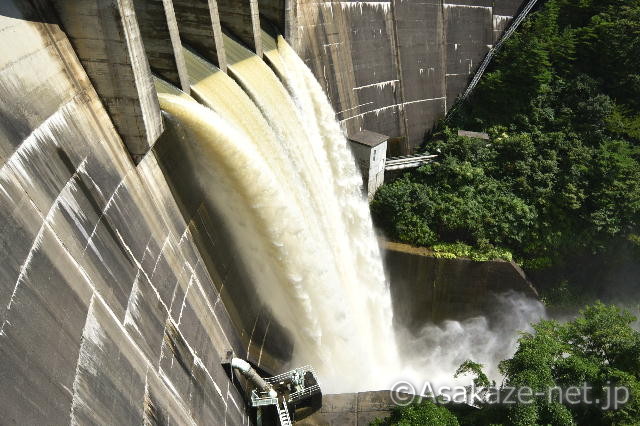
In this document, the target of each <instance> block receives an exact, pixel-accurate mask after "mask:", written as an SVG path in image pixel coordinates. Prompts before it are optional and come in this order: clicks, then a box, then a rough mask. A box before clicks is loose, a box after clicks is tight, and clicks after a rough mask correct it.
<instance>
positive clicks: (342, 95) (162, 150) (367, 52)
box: [0, 0, 519, 424]
mask: <svg viewBox="0 0 640 426" xmlns="http://www.w3.org/2000/svg"><path fill="white" fill-rule="evenodd" d="M459 3H461V4H444V3H442V2H436V3H435V4H426V3H419V2H413V1H404V2H396V1H391V2H335V1H334V2H321V3H312V2H305V1H296V2H293V1H290V0H284V1H279V2H276V1H272V0H268V1H265V2H264V4H263V3H262V2H260V3H259V2H257V0H218V1H216V0H207V1H205V0H162V1H160V0H83V1H76V2H68V1H64V0H4V1H3V2H2V3H1V4H0V40H2V43H1V44H0V51H1V52H2V54H1V55H0V93H1V96H0V155H1V160H2V161H1V165H0V167H1V168H0V190H1V191H0V197H1V198H2V202H1V203H0V214H1V215H2V221H1V223H2V231H1V241H2V246H1V247H2V259H3V260H2V263H1V264H0V273H1V276H2V281H1V285H0V315H1V317H0V321H1V322H0V351H1V353H2V362H1V363H0V383H1V384H2V390H1V392H2V398H1V400H0V411H1V412H2V413H3V418H2V421H1V422H2V423H7V424H9V423H12V424H13V423H19V424H42V423H47V424H65V423H73V424H85V423H98V424H136V423H149V424H170V423H178V424H252V423H253V422H254V418H255V416H254V413H253V412H252V410H251V409H250V408H249V406H248V404H247V402H246V401H247V394H248V393H247V392H248V389H249V385H248V382H247V381H246V379H245V378H244V377H242V375H239V374H238V372H237V371H236V369H234V368H232V367H231V359H232V358H242V359H245V360H247V361H248V362H249V363H250V364H251V365H252V366H253V367H254V368H255V369H256V370H258V371H259V372H260V373H261V374H263V375H266V376H269V375H275V374H278V373H281V372H282V371H284V370H287V369H289V368H293V367H296V366H299V365H302V364H306V363H310V364H312V365H313V366H314V367H315V368H316V370H317V371H318V375H319V378H320V379H321V382H322V387H323V390H325V391H328V392H333V393H336V392H345V391H360V390H375V389H384V388H385V387H386V386H388V383H390V380H391V377H392V374H393V371H394V370H395V369H396V367H398V368H399V365H400V364H399V359H398V356H397V349H396V348H395V346H394V345H393V344H390V343H389V342H392V341H393V330H392V322H391V317H392V304H391V299H390V297H391V296H390V293H389V289H388V285H387V283H386V280H385V273H384V270H383V267H382V260H381V254H380V250H379V248H378V245H377V242H376V239H375V235H374V232H373V228H372V226H371V219H370V216H369V212H368V207H367V204H366V201H365V200H363V199H362V197H361V193H360V185H361V184H362V181H361V178H360V176H359V174H358V172H357V171H356V168H355V165H354V161H353V158H352V156H351V154H350V152H349V150H348V145H347V142H346V139H345V137H344V130H346V131H347V133H348V132H351V131H357V130H360V129H370V130H374V131H378V132H381V133H384V134H387V135H389V136H391V137H393V138H395V140H396V141H397V146H398V150H399V151H400V152H411V151H412V150H413V149H414V148H415V147H416V146H418V145H419V144H420V142H421V141H422V138H423V136H424V134H425V133H426V132H428V131H429V129H430V128H431V126H432V125H433V123H434V122H435V121H436V120H437V119H438V118H440V117H442V116H443V114H444V113H445V112H446V110H447V105H448V104H449V105H450V103H451V101H452V100H453V99H455V97H456V96H457V94H458V93H460V92H461V91H462V90H464V88H465V85H466V82H467V80H468V77H469V76H470V74H472V73H473V69H474V66H475V64H476V63H477V62H480V59H481V58H482V56H483V55H484V53H486V50H487V46H489V45H491V43H492V42H493V40H495V38H496V34H499V33H500V32H501V30H502V29H503V28H504V26H505V25H506V22H508V20H509V17H510V16H513V14H514V13H515V11H516V9H517V7H518V4H519V2H516V1H507V0H505V1H503V2H496V4H493V3H491V2H485V3H486V4H484V3H483V5H482V6H479V5H477V4H476V3H474V5H473V6H469V5H464V4H462V3H464V1H461V2H459ZM503 3H504V4H503ZM305 63H306V65H307V66H308V68H307V66H305ZM327 96H328V99H327ZM341 125H342V127H341ZM380 366H384V367H385V368H382V369H379V371H380V374H378V375H372V374H370V373H371V371H373V370H374V369H376V368H379V367H380ZM386 371H388V372H389V375H388V376H385V375H384V374H383V373H385V372H386ZM345 372H348V373H349V374H348V375H345Z"/></svg>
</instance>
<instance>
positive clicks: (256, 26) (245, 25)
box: [218, 0, 262, 57]
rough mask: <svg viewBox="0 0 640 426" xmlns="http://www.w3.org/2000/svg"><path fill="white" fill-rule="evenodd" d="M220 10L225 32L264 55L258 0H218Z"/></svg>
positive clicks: (256, 52)
mask: <svg viewBox="0 0 640 426" xmlns="http://www.w3.org/2000/svg"><path fill="white" fill-rule="evenodd" d="M218 12H219V13H220V23H221V24H222V28H223V29H224V30H225V32H228V33H229V34H231V35H232V36H233V37H235V38H236V39H238V40H239V41H240V42H242V43H244V44H245V45H246V46H247V47H248V48H249V49H251V50H252V51H253V52H254V53H255V54H256V55H258V56H260V57H262V34H261V31H260V16H259V11H258V0H218Z"/></svg>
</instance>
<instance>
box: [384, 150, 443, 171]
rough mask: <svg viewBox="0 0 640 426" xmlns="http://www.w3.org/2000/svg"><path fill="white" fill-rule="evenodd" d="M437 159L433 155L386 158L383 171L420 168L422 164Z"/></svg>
mask: <svg viewBox="0 0 640 426" xmlns="http://www.w3.org/2000/svg"><path fill="white" fill-rule="evenodd" d="M437 157H438V156H437V155H434V154H417V155H405V156H402V157H392V158H387V161H386V163H385V165H384V170H385V171H390V170H401V169H409V168H413V167H420V166H422V165H423V164H426V163H430V162H431V161H433V160H435V159H436V158H437Z"/></svg>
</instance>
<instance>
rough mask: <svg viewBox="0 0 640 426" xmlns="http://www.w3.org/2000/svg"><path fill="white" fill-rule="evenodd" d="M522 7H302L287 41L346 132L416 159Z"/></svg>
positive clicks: (507, 2)
mask: <svg viewBox="0 0 640 426" xmlns="http://www.w3.org/2000/svg"><path fill="white" fill-rule="evenodd" d="M521 3H522V2H521V1H520V0H496V1H495V2H491V1H489V0H480V1H476V0H452V1H447V2H443V1H442V0H437V1H435V2H431V3H428V2H422V1H418V0H390V1H373V2H362V1H337V0H326V1H318V0H297V1H296V2H295V5H294V6H292V7H291V8H292V9H293V10H294V11H295V13H294V16H295V23H293V24H292V25H291V26H290V27H291V28H292V32H291V34H290V35H289V36H288V40H289V42H290V43H291V44H292V45H293V46H294V48H295V49H296V51H297V52H298V54H299V55H300V56H301V57H302V58H303V59H304V60H305V62H306V63H307V65H308V66H309V67H310V68H311V70H312V71H313V73H314V74H315V75H316V77H317V78H318V80H319V81H320V83H321V85H322V86H323V88H324V89H325V91H326V92H327V94H328V96H329V99H330V100H331V103H332V104H333V107H334V109H335V110H336V112H337V113H338V119H339V120H340V121H341V122H342V123H343V125H344V126H345V127H346V129H347V131H348V133H353V132H356V131H358V130H362V129H367V130H372V131H375V132H378V133H383V134H386V135H389V136H390V137H391V138H392V139H393V138H399V139H400V143H399V144H400V146H399V148H400V149H395V148H393V149H392V147H390V150H391V151H392V152H393V154H394V155H405V154H411V153H413V152H414V151H415V149H416V148H417V147H418V146H419V145H420V144H421V142H422V141H423V139H424V137H425V135H426V134H427V133H428V132H429V131H430V130H431V128H432V127H433V125H434V124H435V123H436V122H437V120H438V119H439V118H441V117H443V116H444V114H445V112H446V111H447V110H448V108H450V107H451V106H452V105H453V102H454V101H455V99H456V97H457V96H458V95H459V94H461V92H462V91H464V89H465V88H466V85H467V83H468V81H469V80H470V78H471V76H472V74H473V72H474V70H475V68H476V67H477V66H478V65H479V63H480V62H481V60H482V58H483V57H484V55H485V54H486V53H487V52H488V50H489V48H490V46H491V45H492V44H493V43H494V41H495V40H496V39H497V37H498V36H499V34H501V33H502V31H503V30H504V29H505V27H506V25H507V24H508V23H509V21H510V20H511V17H512V16H513V15H514V14H515V13H516V11H517V10H518V8H519V7H520V5H521Z"/></svg>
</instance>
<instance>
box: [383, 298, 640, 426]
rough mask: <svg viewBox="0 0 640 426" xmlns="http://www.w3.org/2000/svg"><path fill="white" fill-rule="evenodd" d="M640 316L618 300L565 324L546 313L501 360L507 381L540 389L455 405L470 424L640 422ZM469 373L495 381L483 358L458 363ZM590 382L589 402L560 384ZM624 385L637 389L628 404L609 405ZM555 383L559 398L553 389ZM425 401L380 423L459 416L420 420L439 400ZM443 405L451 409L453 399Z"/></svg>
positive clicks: (481, 382)
mask: <svg viewBox="0 0 640 426" xmlns="http://www.w3.org/2000/svg"><path fill="white" fill-rule="evenodd" d="M635 320H636V319H635V318H634V317H633V316H632V315H631V314H629V313H628V312H626V311H622V310H620V309H619V308H617V307H615V306H607V305H603V304H601V303H596V304H594V305H593V306H590V307H588V308H586V309H585V310H584V311H582V313H581V315H580V316H579V317H577V318H576V319H574V320H573V321H570V322H567V323H565V324H560V323H558V322H556V321H548V320H544V321H541V322H539V323H538V324H536V325H534V331H533V332H531V333H524V334H523V335H522V337H521V338H520V339H519V347H518V350H517V351H516V353H515V355H514V356H513V357H512V358H511V359H508V360H506V361H503V362H502V363H500V370H501V372H502V374H504V376H505V379H504V381H503V383H502V385H501V389H506V388H507V387H508V388H514V389H523V387H527V388H530V389H531V390H532V391H533V393H532V397H531V398H527V400H526V401H520V402H518V401H517V398H515V397H512V399H511V400H507V398H504V396H503V398H502V401H503V402H505V401H506V402H514V403H509V404H495V403H489V402H488V401H489V400H490V398H489V399H487V400H485V402H481V403H480V404H479V407H478V408H479V409H468V407H467V409H463V410H461V409H460V407H459V406H458V407H456V406H452V407H451V411H452V412H454V413H455V414H456V415H457V420H458V422H459V423H460V424H462V425H489V424H504V425H507V424H508V425H537V424H544V425H546V424H549V425H572V424H578V425H612V424H615V425H638V424H640V332H638V331H636V330H634V329H633V328H632V326H631V325H632V323H633V322H634V321H635ZM463 373H470V374H472V375H474V376H475V380H474V383H475V384H476V386H488V385H489V380H488V378H487V377H486V375H484V373H483V372H482V366H481V365H480V364H477V363H474V362H471V361H467V362H465V363H464V364H463V365H462V366H461V367H460V369H459V370H458V374H463ZM585 384H586V385H587V386H588V387H589V389H591V390H590V391H589V392H588V393H587V397H586V398H578V399H580V400H581V401H586V402H589V403H569V402H567V400H568V401H573V402H577V401H576V400H575V398H573V399H572V398H564V399H562V400H561V399H560V397H559V391H557V392H556V393H554V391H553V389H564V390H568V389H569V388H570V387H572V386H575V387H577V388H582V389H584V388H585ZM623 387H624V388H626V389H628V390H629V394H628V398H627V394H626V393H624V392H618V394H617V398H618V400H619V402H621V404H620V405H619V406H618V407H617V409H607V408H609V405H610V401H611V394H610V393H609V389H611V388H613V389H615V388H619V389H622V388H623ZM550 389H551V390H552V392H551V395H552V396H551V398H549V396H548V394H547V392H548V391H549V390H550ZM538 393H539V394H540V395H537V394H538ZM503 395H504V394H503ZM541 395H543V396H541ZM627 399H628V400H627ZM625 400H627V401H626V403H623V402H625ZM596 401H599V403H598V402H596ZM515 402H518V403H515ZM423 404H424V403H423ZM422 407H423V406H422V405H413V406H410V408H409V409H406V408H404V409H399V410H398V412H396V413H394V415H393V416H392V417H391V418H389V419H387V421H386V423H379V424H389V425H423V424H433V425H441V424H455V423H451V421H450V420H448V418H447V417H446V416H445V415H444V414H442V419H445V420H442V421H440V422H431V423H420V422H419V421H415V422H412V419H419V418H420V417H418V414H416V413H417V412H421V410H424V411H425V412H431V411H433V410H435V409H434V408H433V404H431V405H427V406H424V407H425V408H422ZM437 408H438V409H439V410H445V409H446V407H445V406H437ZM405 411H406V412H405ZM438 412H439V413H440V412H441V411H438ZM425 415H426V414H425ZM434 418H435V417H434ZM436 419H437V418H436Z"/></svg>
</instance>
